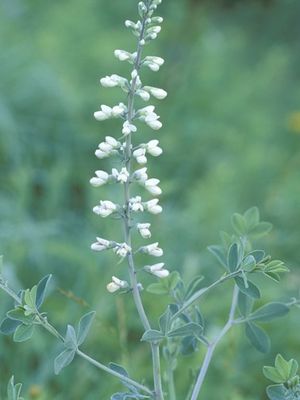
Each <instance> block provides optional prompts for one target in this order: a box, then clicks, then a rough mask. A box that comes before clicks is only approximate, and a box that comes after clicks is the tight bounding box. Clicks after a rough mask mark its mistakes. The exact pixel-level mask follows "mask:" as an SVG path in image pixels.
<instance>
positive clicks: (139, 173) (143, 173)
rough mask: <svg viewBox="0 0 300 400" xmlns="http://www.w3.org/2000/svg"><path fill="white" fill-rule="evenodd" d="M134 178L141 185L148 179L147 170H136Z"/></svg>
mask: <svg viewBox="0 0 300 400" xmlns="http://www.w3.org/2000/svg"><path fill="white" fill-rule="evenodd" d="M132 178H133V179H135V180H136V181H139V182H140V183H144V182H145V181H146V180H147V179H148V175H147V168H146V167H144V168H140V169H138V170H136V171H135V172H134V173H133V175H132Z"/></svg>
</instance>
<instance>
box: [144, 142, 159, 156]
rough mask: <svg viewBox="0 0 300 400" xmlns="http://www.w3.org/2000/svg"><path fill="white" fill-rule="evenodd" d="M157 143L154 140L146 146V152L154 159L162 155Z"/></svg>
mask: <svg viewBox="0 0 300 400" xmlns="http://www.w3.org/2000/svg"><path fill="white" fill-rule="evenodd" d="M158 144H159V141H158V140H156V139H154V140H150V142H148V143H147V144H146V146H145V147H146V151H147V152H148V153H149V154H151V156H154V157H158V156H160V155H161V154H162V152H163V151H162V149H161V148H160V147H159V146H158Z"/></svg>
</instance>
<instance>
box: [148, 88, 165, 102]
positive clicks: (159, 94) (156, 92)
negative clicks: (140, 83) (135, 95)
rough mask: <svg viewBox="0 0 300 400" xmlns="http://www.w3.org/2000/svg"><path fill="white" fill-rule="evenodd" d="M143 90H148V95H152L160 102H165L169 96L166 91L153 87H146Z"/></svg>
mask: <svg viewBox="0 0 300 400" xmlns="http://www.w3.org/2000/svg"><path fill="white" fill-rule="evenodd" d="M143 90H146V91H147V92H148V93H150V94H151V95H152V96H153V97H155V98H156V99H158V100H163V99H164V98H165V97H167V95H168V93H167V92H166V91H165V90H163V89H159V88H156V87H152V86H144V87H143Z"/></svg>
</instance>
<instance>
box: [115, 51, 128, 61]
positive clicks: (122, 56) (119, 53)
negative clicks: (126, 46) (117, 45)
mask: <svg viewBox="0 0 300 400" xmlns="http://www.w3.org/2000/svg"><path fill="white" fill-rule="evenodd" d="M114 54H115V57H117V58H118V59H119V60H120V61H128V60H129V61H131V60H132V54H130V53H129V52H128V51H125V50H115V51H114Z"/></svg>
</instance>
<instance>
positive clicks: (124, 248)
mask: <svg viewBox="0 0 300 400" xmlns="http://www.w3.org/2000/svg"><path fill="white" fill-rule="evenodd" d="M114 252H115V253H116V254H117V255H118V256H120V257H122V258H124V257H126V256H127V255H128V254H129V253H130V252H131V247H130V246H128V244H127V243H119V244H117V246H116V247H115V248H114Z"/></svg>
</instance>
